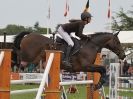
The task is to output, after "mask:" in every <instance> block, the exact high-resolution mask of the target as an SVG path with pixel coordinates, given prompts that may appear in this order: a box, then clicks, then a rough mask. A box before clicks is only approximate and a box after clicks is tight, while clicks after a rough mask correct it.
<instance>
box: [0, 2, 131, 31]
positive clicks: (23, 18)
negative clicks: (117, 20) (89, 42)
mask: <svg viewBox="0 0 133 99" xmlns="http://www.w3.org/2000/svg"><path fill="white" fill-rule="evenodd" d="M50 2H51V3H50V5H51V19H50V27H51V28H54V27H55V26H56V25H57V24H59V23H65V22H66V18H65V17H64V16H63V14H64V11H65V2H66V0H50ZM86 2H87V0H69V7H70V11H69V16H68V19H71V18H76V19H79V18H80V14H81V13H82V11H83V9H84V7H85V5H86ZM47 4H48V0H0V28H3V27H6V26H7V25H8V24H16V25H23V26H34V24H35V22H37V21H38V22H39V24H40V26H42V27H46V26H47V23H48V22H47V18H46V16H47V15H48V5H47ZM131 5H133V0H111V11H112V13H111V14H112V16H113V15H114V12H118V11H119V10H120V7H122V8H123V9H124V11H125V12H126V11H127V10H130V9H131ZM90 12H91V14H92V15H93V18H92V21H91V23H90V24H88V25H87V26H86V27H85V29H84V32H94V31H108V30H107V29H106V26H107V24H109V23H110V21H111V19H108V18H107V12H108V0H90Z"/></svg>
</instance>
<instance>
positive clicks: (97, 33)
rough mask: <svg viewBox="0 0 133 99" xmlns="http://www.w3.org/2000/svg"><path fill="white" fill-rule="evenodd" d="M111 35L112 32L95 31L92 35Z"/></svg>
mask: <svg viewBox="0 0 133 99" xmlns="http://www.w3.org/2000/svg"><path fill="white" fill-rule="evenodd" d="M103 34H104V35H106V34H107V35H109V34H112V33H110V32H95V33H94V34H91V37H95V36H100V35H103Z"/></svg>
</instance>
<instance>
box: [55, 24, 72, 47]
mask: <svg viewBox="0 0 133 99" xmlns="http://www.w3.org/2000/svg"><path fill="white" fill-rule="evenodd" d="M58 33H59V34H60V36H61V37H62V38H63V39H64V40H65V41H66V42H67V43H68V45H69V46H72V47H73V46H74V42H73V41H72V39H71V37H70V35H69V34H68V33H67V32H65V31H64V30H63V28H62V27H61V26H60V27H59V28H58Z"/></svg>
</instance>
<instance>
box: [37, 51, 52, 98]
mask: <svg viewBox="0 0 133 99" xmlns="http://www.w3.org/2000/svg"><path fill="white" fill-rule="evenodd" d="M53 59H54V53H51V54H50V56H49V59H48V62H47V65H46V68H45V70H44V74H43V78H42V81H41V83H40V86H39V89H38V92H37V95H36V98H35V99H40V97H41V94H42V92H43V89H44V87H45V83H46V79H47V77H48V73H49V71H50V68H51V64H52V61H53Z"/></svg>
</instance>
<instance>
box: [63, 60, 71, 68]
mask: <svg viewBox="0 0 133 99" xmlns="http://www.w3.org/2000/svg"><path fill="white" fill-rule="evenodd" d="M63 64H64V65H65V66H67V67H69V68H72V65H71V63H70V62H68V61H63Z"/></svg>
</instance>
